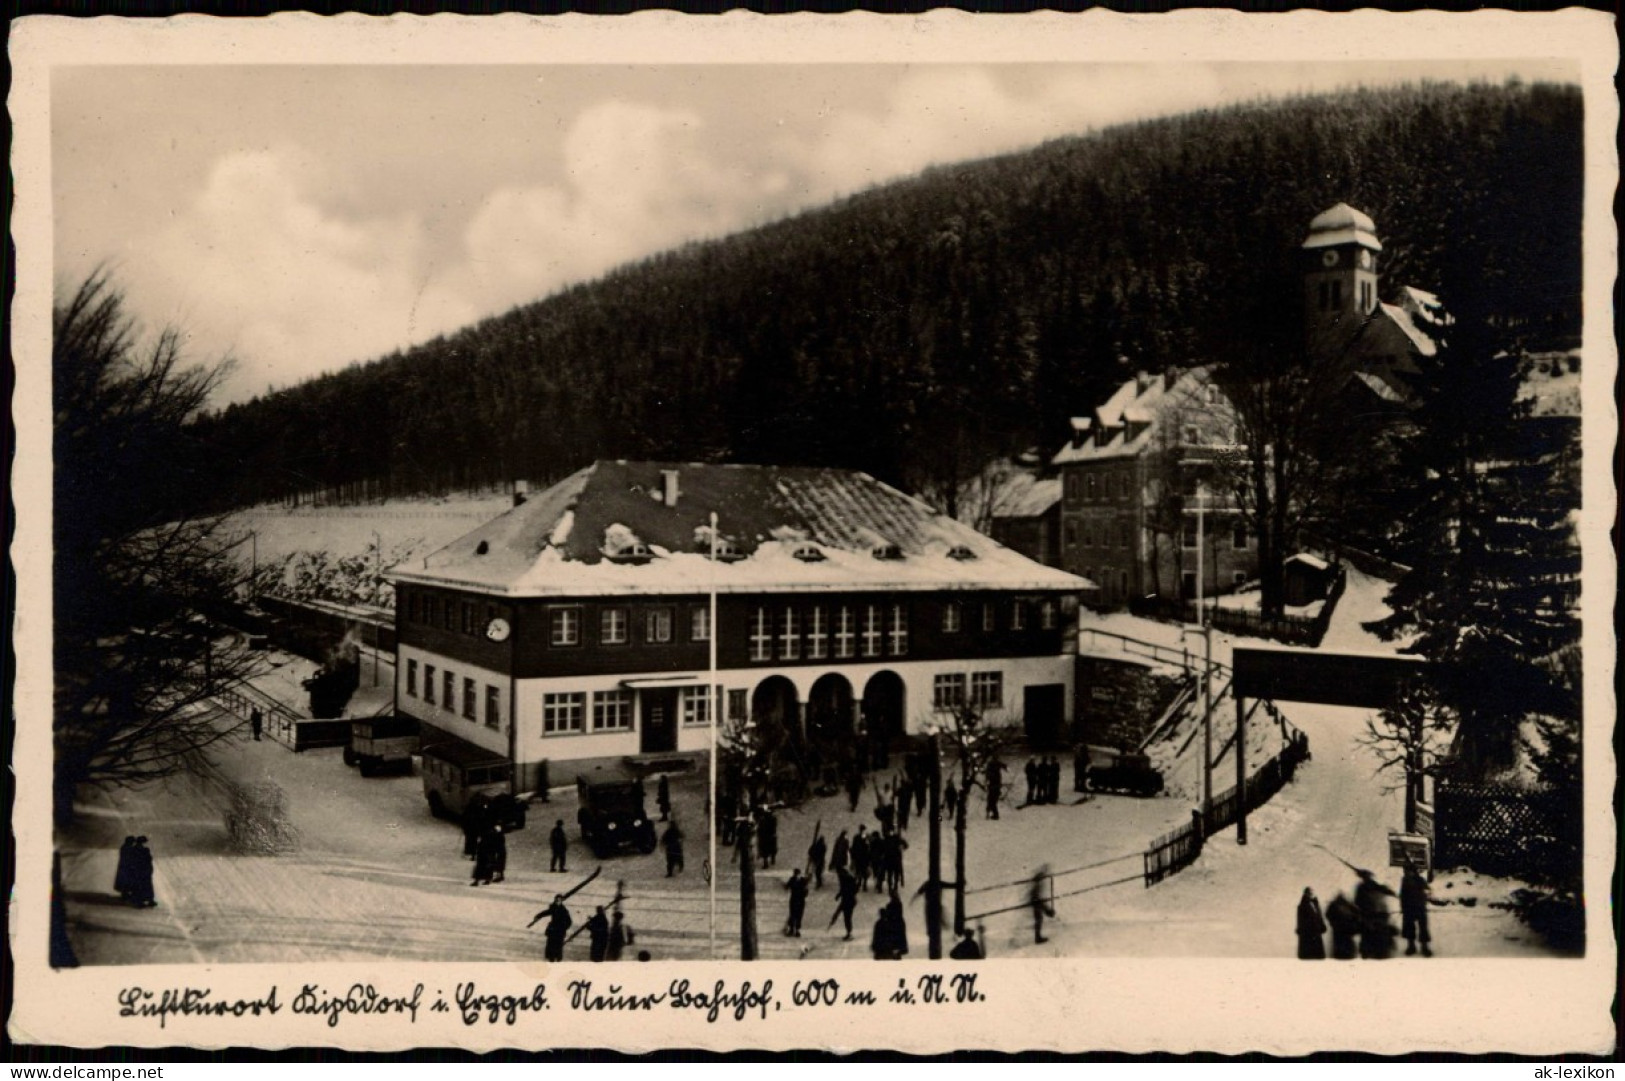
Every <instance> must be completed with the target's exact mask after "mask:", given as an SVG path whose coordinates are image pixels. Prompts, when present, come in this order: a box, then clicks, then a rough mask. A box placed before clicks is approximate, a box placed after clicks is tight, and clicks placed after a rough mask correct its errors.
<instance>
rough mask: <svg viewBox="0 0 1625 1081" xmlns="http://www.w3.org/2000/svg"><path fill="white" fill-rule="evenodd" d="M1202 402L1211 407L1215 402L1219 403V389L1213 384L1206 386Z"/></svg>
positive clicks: (1203, 390) (1203, 389)
mask: <svg viewBox="0 0 1625 1081" xmlns="http://www.w3.org/2000/svg"><path fill="white" fill-rule="evenodd" d="M1202 400H1203V401H1205V402H1207V403H1208V404H1209V405H1212V404H1213V403H1214V402H1216V401H1218V400H1219V388H1218V387H1216V386H1214V385H1213V384H1212V383H1209V384H1207V385H1206V386H1204V387H1203V388H1202Z"/></svg>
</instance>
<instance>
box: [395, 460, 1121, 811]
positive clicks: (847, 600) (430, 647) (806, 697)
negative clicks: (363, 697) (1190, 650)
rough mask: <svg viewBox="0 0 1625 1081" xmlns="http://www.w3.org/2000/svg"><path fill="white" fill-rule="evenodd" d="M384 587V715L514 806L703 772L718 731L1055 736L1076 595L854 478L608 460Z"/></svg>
mask: <svg viewBox="0 0 1625 1081" xmlns="http://www.w3.org/2000/svg"><path fill="white" fill-rule="evenodd" d="M516 499H517V497H516ZM713 521H714V522H715V526H714V527H713V524H712V523H713ZM389 576H390V578H391V580H392V581H393V582H394V585H395V589H396V627H397V640H398V658H397V665H396V681H397V682H396V687H395V698H396V709H397V712H398V713H399V714H401V715H402V716H407V717H412V718H414V719H416V720H417V721H418V722H419V725H420V728H421V731H422V742H423V745H424V746H425V747H429V746H432V745H435V744H445V743H452V744H464V745H468V746H469V747H471V748H473V747H477V748H480V749H483V750H484V751H486V752H490V753H494V754H498V755H503V756H506V757H507V758H508V759H509V760H511V761H512V762H513V763H514V766H515V771H514V772H515V788H516V791H518V792H520V793H525V792H529V791H533V790H535V788H536V787H538V785H539V784H542V783H548V782H547V781H543V779H542V778H543V777H544V776H545V777H547V778H548V779H549V781H550V782H551V783H553V784H559V783H563V782H564V781H566V780H567V779H568V778H570V777H572V776H574V775H575V774H576V773H577V772H582V771H584V770H585V769H590V768H591V767H592V766H594V765H601V764H606V763H611V762H615V763H621V762H628V761H632V762H637V761H640V760H642V761H645V762H647V761H659V760H662V759H669V758H674V757H676V756H699V755H702V754H704V753H705V752H706V751H707V750H708V748H709V747H710V746H711V730H710V729H711V720H712V716H713V711H716V712H717V713H718V719H719V721H720V723H721V724H722V725H724V726H726V725H730V724H741V723H746V722H754V723H756V724H772V725H780V726H783V727H784V728H785V730H786V734H787V735H789V736H790V737H791V738H795V739H801V740H807V741H813V742H816V743H820V744H823V745H826V746H828V745H838V744H840V743H843V742H847V743H850V741H853V740H854V739H857V738H858V737H859V736H860V735H861V736H863V737H865V738H866V739H868V740H870V741H879V742H881V743H885V742H889V741H893V740H895V739H897V738H899V737H901V736H903V735H905V734H908V733H915V732H919V731H922V730H924V729H926V728H927V727H929V726H930V725H931V724H932V722H933V718H934V717H936V716H939V715H940V711H941V710H944V709H946V708H947V707H949V706H951V705H953V704H956V703H959V702H962V701H974V702H976V703H977V704H979V705H981V706H983V707H984V708H985V709H986V710H987V712H988V716H989V717H990V718H992V719H994V720H995V722H996V723H997V722H999V721H1001V720H1002V722H1003V723H1009V724H1017V723H1020V724H1023V725H1024V726H1025V727H1026V728H1027V730H1028V732H1029V734H1034V733H1041V734H1044V735H1049V734H1052V733H1060V732H1064V731H1066V730H1067V729H1068V727H1069V726H1070V724H1071V722H1072V719H1073V681H1074V659H1075V658H1074V655H1075V653H1076V641H1077V634H1076V629H1077V619H1078V612H1079V606H1078V597H1079V595H1080V594H1081V593H1082V592H1084V591H1085V590H1087V589H1088V588H1089V587H1090V583H1088V582H1086V581H1085V580H1083V579H1081V578H1079V577H1077V576H1075V575H1073V574H1069V573H1066V572H1064V571H1062V570H1060V569H1057V568H1053V567H1047V566H1044V565H1042V564H1039V563H1037V562H1034V561H1033V560H1030V559H1028V558H1027V557H1025V556H1023V555H1021V554H1020V553H1017V552H1015V551H1012V550H1011V549H1009V548H1006V547H1004V546H1002V545H1000V544H998V543H996V542H995V541H993V540H991V539H990V538H988V537H986V536H984V535H982V534H980V533H978V532H976V531H975V530H973V529H972V528H970V527H969V526H966V525H964V524H962V523H959V522H956V521H954V520H953V519H951V518H949V517H947V516H946V515H943V514H939V513H938V512H937V511H935V510H934V509H933V508H931V507H930V506H928V505H926V504H925V503H922V502H920V501H919V500H917V499H914V498H912V497H910V496H908V495H906V494H904V493H903V492H901V491H898V490H897V489H895V488H892V487H890V486H888V485H886V484H883V483H881V482H880V481H878V480H876V479H874V478H873V477H871V476H869V475H867V474H864V473H858V472H851V471H845V470H836V469H819V468H792V467H777V466H752V465H709V464H708V465H700V464H669V463H658V462H625V461H599V462H597V463H595V464H593V465H591V466H588V467H587V468H585V469H582V470H581V471H580V472H578V473H575V474H573V475H572V476H570V477H568V478H566V479H565V480H563V481H560V482H559V483H558V484H555V485H554V486H552V487H551V488H548V489H546V490H545V491H542V492H539V493H536V494H535V495H533V496H531V497H529V498H526V499H524V501H523V502H520V503H518V505H516V506H515V507H513V508H512V509H511V510H509V511H508V512H506V513H504V514H502V515H501V516H499V517H497V518H495V519H493V520H492V521H490V522H488V523H486V524H485V525H483V526H481V527H480V528H479V529H476V530H474V531H473V532H471V533H469V534H468V535H466V536H464V537H462V538H460V539H459V540H457V541H454V542H453V543H451V544H449V545H447V546H446V547H444V548H442V549H440V550H439V551H437V552H435V553H433V554H431V555H429V556H428V557H427V558H424V559H419V560H413V561H411V562H410V563H407V564H402V565H400V566H397V567H395V568H393V570H391V571H390V575H389ZM713 613H714V614H713ZM713 656H714V668H713ZM713 670H714V671H715V673H716V674H715V679H714V681H713V679H712V678H711V672H712V671H713ZM713 688H714V690H713ZM543 763H546V766H545V767H544V765H543Z"/></svg>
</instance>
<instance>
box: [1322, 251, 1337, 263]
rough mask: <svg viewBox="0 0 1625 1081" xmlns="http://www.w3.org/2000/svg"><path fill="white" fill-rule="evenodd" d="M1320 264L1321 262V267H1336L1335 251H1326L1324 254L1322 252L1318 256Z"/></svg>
mask: <svg viewBox="0 0 1625 1081" xmlns="http://www.w3.org/2000/svg"><path fill="white" fill-rule="evenodd" d="M1320 262H1321V265H1322V266H1336V265H1337V253H1336V252H1335V251H1331V250H1327V251H1325V252H1322V253H1321V256H1320Z"/></svg>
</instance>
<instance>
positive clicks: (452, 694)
mask: <svg viewBox="0 0 1625 1081" xmlns="http://www.w3.org/2000/svg"><path fill="white" fill-rule="evenodd" d="M440 690H441V692H442V693H441V695H440V704H441V705H442V706H445V707H446V708H447V709H448V710H452V709H456V708H457V677H456V676H455V675H453V674H452V673H451V672H449V671H447V672H442V673H440Z"/></svg>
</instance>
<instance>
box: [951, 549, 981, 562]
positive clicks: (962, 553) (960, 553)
mask: <svg viewBox="0 0 1625 1081" xmlns="http://www.w3.org/2000/svg"><path fill="white" fill-rule="evenodd" d="M948 558H949V559H957V560H959V561H960V562H961V563H963V562H964V561H965V560H967V559H975V558H976V553H975V552H973V551H971V550H970V549H969V548H966V547H965V546H964V545H963V544H956V545H954V546H953V547H952V548H950V549H948Z"/></svg>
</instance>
